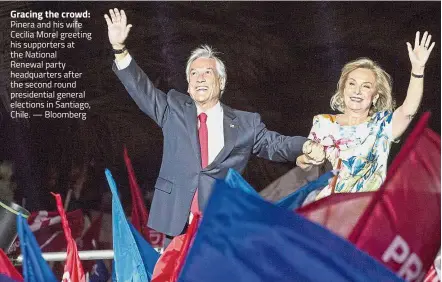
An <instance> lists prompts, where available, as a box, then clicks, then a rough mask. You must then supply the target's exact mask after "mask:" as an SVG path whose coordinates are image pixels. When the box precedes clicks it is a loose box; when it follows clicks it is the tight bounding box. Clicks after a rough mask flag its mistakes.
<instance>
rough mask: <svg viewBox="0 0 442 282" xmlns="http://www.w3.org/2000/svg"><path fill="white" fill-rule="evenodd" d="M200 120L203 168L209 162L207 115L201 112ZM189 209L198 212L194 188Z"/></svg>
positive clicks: (199, 132)
mask: <svg viewBox="0 0 442 282" xmlns="http://www.w3.org/2000/svg"><path fill="white" fill-rule="evenodd" d="M198 119H199V120H200V128H199V129H198V137H199V140H200V150H201V167H202V168H205V167H206V166H207V165H208V163H209V135H208V130H207V123H206V121H207V115H206V114H205V113H201V114H199V116H198ZM190 211H191V212H192V213H193V214H196V213H197V212H199V208H198V190H196V192H195V195H194V196H193V200H192V207H191V208H190Z"/></svg>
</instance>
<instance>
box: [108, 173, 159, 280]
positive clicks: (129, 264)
mask: <svg viewBox="0 0 442 282" xmlns="http://www.w3.org/2000/svg"><path fill="white" fill-rule="evenodd" d="M106 178H107V181H108V183H109V187H110V189H111V191H112V232H113V247H114V263H113V265H114V266H113V273H112V276H113V277H112V279H113V280H116V281H131V282H138V281H140V282H141V281H142V282H146V281H151V279H152V273H153V269H154V266H155V263H156V261H157V260H158V257H159V254H158V253H157V252H156V251H155V250H154V249H153V248H152V246H150V244H149V243H147V242H146V241H145V240H144V238H142V237H141V235H140V234H139V233H138V231H136V229H135V228H134V227H133V226H132V225H131V224H130V223H129V222H128V221H127V219H126V216H125V214H124V210H123V207H122V206H121V202H120V199H119V197H118V191H117V185H116V183H115V180H114V179H113V177H112V174H111V172H110V171H109V170H108V169H106Z"/></svg>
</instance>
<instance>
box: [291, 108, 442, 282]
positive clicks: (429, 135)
mask: <svg viewBox="0 0 442 282" xmlns="http://www.w3.org/2000/svg"><path fill="white" fill-rule="evenodd" d="M428 117H429V115H428V114H425V115H424V116H423V117H422V118H421V120H420V121H419V122H418V124H417V125H416V126H415V128H414V130H413V132H412V133H411V134H410V136H409V138H408V139H407V141H406V143H405V144H404V146H403V147H402V150H401V151H400V153H399V154H398V155H397V157H396V158H395V160H394V161H393V163H392V165H391V167H390V169H389V171H388V174H387V179H386V181H385V183H384V184H383V186H382V187H381V188H380V189H379V190H378V191H377V192H367V193H352V194H347V193H342V194H341V193H340V194H334V195H331V196H329V197H327V198H324V199H321V200H319V201H317V202H314V203H312V204H310V205H307V206H305V207H302V208H300V209H298V210H297V212H298V213H300V214H302V215H303V216H305V217H307V218H308V219H310V220H312V221H314V222H316V223H319V224H321V225H323V226H325V227H327V228H328V229H330V230H331V231H333V232H334V233H336V234H338V235H340V236H342V237H344V238H347V239H349V240H350V241H351V242H352V243H354V244H355V245H356V246H357V247H359V248H360V249H361V250H363V251H365V252H367V253H368V254H370V255H371V256H372V257H374V258H376V259H378V260H379V261H380V262H382V263H384V264H385V265H386V266H387V267H389V268H390V269H391V270H393V271H394V272H396V273H397V275H399V276H401V277H403V278H405V279H407V280H408V281H422V280H423V276H424V275H425V273H426V272H427V271H428V270H429V268H430V267H431V265H432V263H433V261H434V258H435V257H436V254H437V252H438V250H439V248H440V236H441V225H440V221H441V218H440V175H441V169H440V158H441V155H440V146H441V145H440V137H439V136H438V135H436V134H435V133H434V132H432V131H431V130H429V129H428V128H426V123H427V120H428ZM343 222H345V224H343Z"/></svg>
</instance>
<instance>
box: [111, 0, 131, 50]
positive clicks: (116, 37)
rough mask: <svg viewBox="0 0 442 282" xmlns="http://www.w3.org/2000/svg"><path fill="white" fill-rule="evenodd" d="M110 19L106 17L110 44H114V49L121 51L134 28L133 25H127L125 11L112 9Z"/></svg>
mask: <svg viewBox="0 0 442 282" xmlns="http://www.w3.org/2000/svg"><path fill="white" fill-rule="evenodd" d="M109 15H110V18H109V16H108V15H107V14H105V15H104V18H105V19H106V23H107V29H108V35H109V42H110V43H111V44H112V48H114V49H116V50H120V49H123V48H124V41H125V40H126V38H127V35H128V34H129V31H130V29H131V27H132V25H131V24H129V25H128V24H127V18H126V14H125V13H124V11H123V10H120V11H119V10H118V9H117V8H115V9H110V10H109Z"/></svg>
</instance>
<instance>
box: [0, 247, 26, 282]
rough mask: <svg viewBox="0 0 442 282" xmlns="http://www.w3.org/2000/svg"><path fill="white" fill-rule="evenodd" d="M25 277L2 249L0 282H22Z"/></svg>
mask: <svg viewBox="0 0 442 282" xmlns="http://www.w3.org/2000/svg"><path fill="white" fill-rule="evenodd" d="M22 281H23V277H22V276H21V275H20V273H19V272H18V271H17V269H15V267H14V266H13V265H12V263H11V261H10V260H9V259H8V257H7V256H6V254H5V253H4V252H3V250H2V249H0V282H22Z"/></svg>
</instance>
